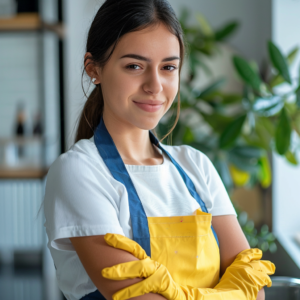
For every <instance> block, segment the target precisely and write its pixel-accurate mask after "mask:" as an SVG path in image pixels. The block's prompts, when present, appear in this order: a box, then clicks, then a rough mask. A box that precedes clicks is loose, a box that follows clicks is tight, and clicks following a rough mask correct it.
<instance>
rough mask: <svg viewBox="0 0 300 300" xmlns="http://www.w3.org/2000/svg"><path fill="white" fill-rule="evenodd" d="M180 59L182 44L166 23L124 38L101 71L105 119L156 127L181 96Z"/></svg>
mask: <svg viewBox="0 0 300 300" xmlns="http://www.w3.org/2000/svg"><path fill="white" fill-rule="evenodd" d="M179 60H180V46H179V41H178V39H177V37H176V36H175V35H173V34H172V33H171V32H170V31H169V30H168V29H167V27H165V25H163V24H159V25H157V26H155V27H151V28H146V29H143V30H141V31H136V32H130V33H128V34H126V35H124V36H123V37H122V38H121V39H120V40H119V43H118V44H117V46H116V48H115V50H114V52H113V54H112V56H111V57H110V59H109V60H108V62H107V63H106V64H105V66H104V67H103V68H102V69H99V82H100V83H101V87H102V93H103V98H104V118H107V119H110V120H111V118H113V119H114V120H115V121H117V122H118V121H120V122H121V123H123V124H124V123H126V124H127V125H129V126H134V127H138V128H140V129H145V130H150V129H153V128H155V127H156V125H157V124H158V122H159V120H160V119H161V118H162V116H163V115H164V114H165V113H166V112H167V111H168V109H169V108H170V106H171V104H172V102H173V101H174V98H175V96H176V94H177V91H178V81H179ZM151 104H156V105H151Z"/></svg>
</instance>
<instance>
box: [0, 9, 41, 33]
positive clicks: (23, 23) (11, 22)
mask: <svg viewBox="0 0 300 300" xmlns="http://www.w3.org/2000/svg"><path fill="white" fill-rule="evenodd" d="M39 29H42V22H41V19H40V16H39V14H38V13H20V14H17V15H16V16H14V17H12V18H2V19H1V18H0V32H3V31H8V32H9V31H28V30H39Z"/></svg>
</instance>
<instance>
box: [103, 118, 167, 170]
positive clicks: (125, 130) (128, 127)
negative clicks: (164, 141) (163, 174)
mask: <svg viewBox="0 0 300 300" xmlns="http://www.w3.org/2000/svg"><path fill="white" fill-rule="evenodd" d="M103 121H104V124H105V127H106V129H107V131H108V132H109V134H110V136H111V137H112V139H113V141H114V143H115V145H116V147H117V149H118V152H119V154H120V156H121V158H122V160H123V162H124V163H125V164H133V165H157V164H161V163H162V155H161V154H160V153H159V151H158V150H157V148H156V147H155V146H154V145H153V144H152V143H151V141H150V137H149V130H145V129H140V128H137V127H135V126H133V125H132V124H129V123H126V122H124V121H123V120H119V119H117V118H115V117H113V116H107V115H105V114H103Z"/></svg>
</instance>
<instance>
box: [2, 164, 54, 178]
mask: <svg viewBox="0 0 300 300" xmlns="http://www.w3.org/2000/svg"><path fill="white" fill-rule="evenodd" d="M47 172H48V169H47V168H38V167H27V168H5V167H1V168H0V179H43V178H44V177H45V176H46V174H47Z"/></svg>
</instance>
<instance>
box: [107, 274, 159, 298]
mask: <svg viewBox="0 0 300 300" xmlns="http://www.w3.org/2000/svg"><path fill="white" fill-rule="evenodd" d="M155 282H157V283H156V284H155ZM157 284H158V285H159V284H160V283H159V281H158V280H153V278H152V277H149V278H146V279H144V280H142V281H141V282H138V283H136V284H133V285H130V286H128V287H126V288H124V289H122V290H120V291H118V292H116V293H114V294H113V296H112V298H113V300H126V299H130V298H134V297H138V296H142V295H145V294H148V293H155V292H156V288H155V286H156V285H157Z"/></svg>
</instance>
